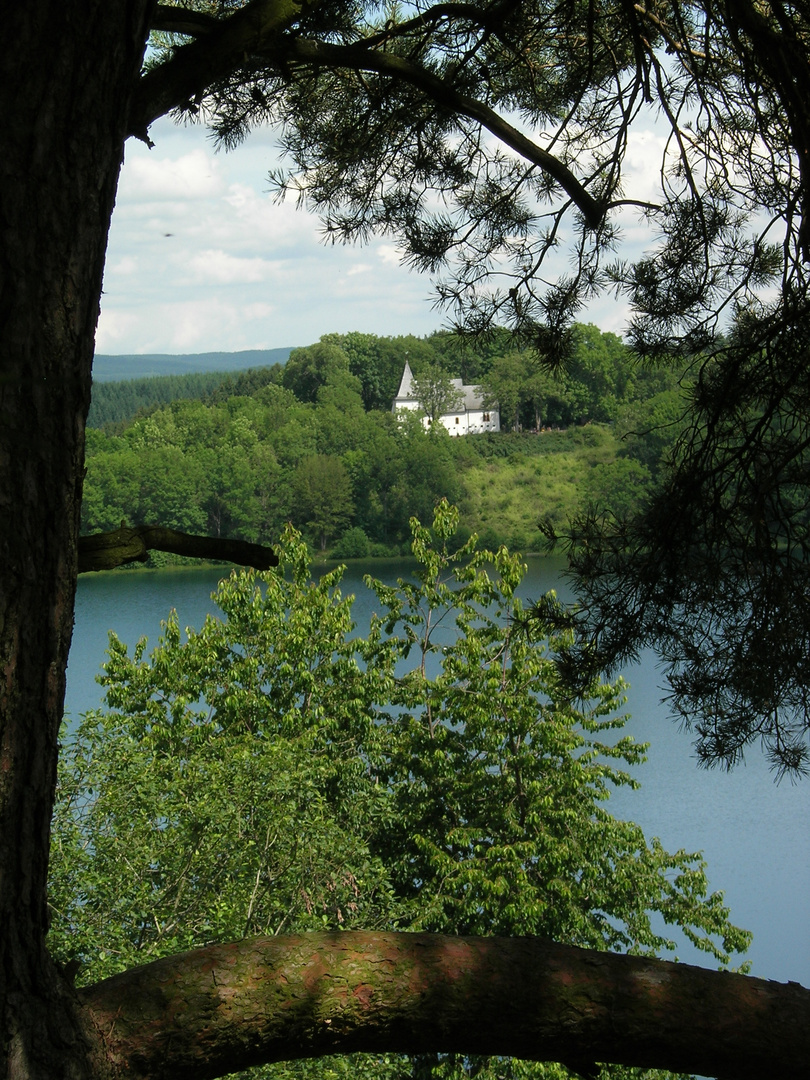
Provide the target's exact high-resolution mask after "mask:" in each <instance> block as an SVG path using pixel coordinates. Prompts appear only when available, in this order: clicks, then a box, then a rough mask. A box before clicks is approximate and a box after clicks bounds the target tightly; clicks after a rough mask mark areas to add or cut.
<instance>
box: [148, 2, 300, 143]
mask: <svg viewBox="0 0 810 1080" xmlns="http://www.w3.org/2000/svg"><path fill="white" fill-rule="evenodd" d="M319 2H320V0H309V3H307V0H253V3H250V4H248V5H247V6H246V7H243V8H239V9H238V10H237V11H236V12H235V13H234V14H233V15H230V16H228V18H227V19H221V20H218V26H217V28H216V29H213V28H212V29H211V31H210V32H209V33H207V34H205V35H203V36H201V37H199V38H198V39H197V40H195V41H192V42H189V44H188V45H183V46H181V47H180V48H178V49H177V50H176V52H175V53H174V55H173V57H172V59H171V60H167V61H166V62H165V63H163V64H160V65H159V66H158V67H156V68H153V69H152V70H151V71H149V72H147V73H146V74H145V75H143V76H142V77H141V79H140V80H139V83H138V86H137V88H136V90H135V97H134V99H133V103H132V109H131V111H130V125H129V133H130V134H131V135H136V136H137V137H138V138H139V139H143V140H144V141H146V142H148V141H149V138H148V135H147V131H148V129H149V125H150V124H151V123H153V122H154V121H155V120H157V118H158V117H159V116H164V115H165V114H166V113H167V112H170V111H171V110H172V109H175V108H178V107H179V106H181V105H185V104H187V103H188V102H189V101H192V100H193V99H194V98H196V97H199V96H201V95H202V94H203V93H204V92H205V91H206V89H207V88H208V87H209V86H210V85H211V84H212V83H213V82H216V81H217V80H218V79H221V78H224V77H225V76H227V75H230V74H231V72H232V71H234V70H236V69H237V68H238V67H239V66H240V64H242V63H244V60H245V57H246V56H250V55H252V54H254V53H255V52H256V51H260V50H261V49H263V48H267V47H268V45H269V44H270V43H271V42H272V41H273V40H274V38H275V36H276V35H277V34H278V33H279V32H280V31H282V30H285V29H286V28H287V27H290V26H292V25H293V24H294V23H295V22H296V21H297V20H298V18H299V16H300V14H301V11H302V10H303V8H304V7H305V6H307V7H313V6H315V5H316V4H317V3H319Z"/></svg>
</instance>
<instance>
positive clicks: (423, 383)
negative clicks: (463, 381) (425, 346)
mask: <svg viewBox="0 0 810 1080" xmlns="http://www.w3.org/2000/svg"><path fill="white" fill-rule="evenodd" d="M413 395H414V397H415V398H416V400H417V401H418V402H419V408H420V409H421V410H422V412H423V413H424V414H425V416H426V417H427V418H428V422H429V424H430V432H431V434H437V433H438V431H439V428H440V427H441V423H440V420H441V417H442V416H446V415H447V414H448V413H454V412H457V411H458V409H460V408H461V406H462V404H463V403H464V399H463V397H462V394H461V391H460V390H458V389H457V388H456V387H455V386H454V385H453V379H452V377H451V376H450V375H448V373H447V372H446V371H445V370H444V369H443V368H441V367H439V366H438V365H437V364H425V365H424V367H422V368H420V369H419V374H418V375H414V377H413Z"/></svg>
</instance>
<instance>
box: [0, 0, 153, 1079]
mask: <svg viewBox="0 0 810 1080" xmlns="http://www.w3.org/2000/svg"><path fill="white" fill-rule="evenodd" d="M152 3H153V0H116V2H115V3H110V0H25V2H24V3H7V4H4V5H3V20H2V28H3V48H2V50H0V100H2V101H3V102H4V103H5V109H4V115H3V136H2V146H0V516H1V520H2V524H1V525H0V574H2V584H1V585H0V1033H1V1034H2V1038H1V1039H0V1076H2V1077H10V1078H13V1080H32V1078H37V1080H39V1078H44V1077H48V1078H49V1080H53V1078H54V1077H60V1076H81V1075H83V1074H86V1067H85V1065H84V1062H83V1058H84V1039H83V1038H82V1035H81V1031H80V1027H79V1026H78V1022H77V1019H76V1017H77V1013H76V1010H75V1006H74V1002H73V996H72V993H71V991H70V988H69V987H68V986H67V985H66V984H65V982H64V980H62V979H61V977H60V976H59V974H58V972H56V971H55V970H54V969H53V967H52V965H51V964H50V962H49V960H48V957H47V953H46V950H45V934H46V931H47V923H48V917H47V907H46V896H45V881H46V873H47V863H48V843H49V829H50V818H51V809H52V802H53V791H54V784H55V776H56V755H57V743H58V740H57V734H58V728H59V724H60V722H61V718H62V708H63V701H64V689H65V665H66V661H67V653H68V647H69V644H70V636H71V631H72V626H73V599H74V591H75V583H76V551H77V536H78V523H79V504H80V497H81V486H82V476H83V468H84V464H83V462H84V424H85V418H86V415H87V409H88V405H89V399H90V371H91V364H92V355H93V339H94V333H95V326H96V320H97V316H98V303H99V297H100V294H101V278H102V268H103V263H104V255H105V249H106V241H107V232H108V229H109V222H110V216H111V213H112V207H113V203H114V199H115V189H116V184H117V180H118V172H119V168H120V164H121V159H122V152H123V141H124V133H125V131H126V123H127V111H128V104H129V99H130V95H131V90H132V86H133V83H134V80H135V77H136V75H137V72H138V70H139V66H140V62H141V58H142V54H143V45H144V41H145V35H146V29H145V27H146V17H147V15H148V13H149V12H150V11H151V7H152Z"/></svg>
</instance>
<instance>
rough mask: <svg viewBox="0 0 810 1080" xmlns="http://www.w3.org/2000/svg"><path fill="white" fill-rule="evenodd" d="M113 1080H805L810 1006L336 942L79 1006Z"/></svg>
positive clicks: (664, 975)
mask: <svg viewBox="0 0 810 1080" xmlns="http://www.w3.org/2000/svg"><path fill="white" fill-rule="evenodd" d="M79 996H80V1000H81V1004H82V1006H83V1009H84V1013H85V1017H86V1019H87V1022H88V1024H89V1025H90V1026H91V1027H92V1028H93V1029H94V1030H95V1032H96V1034H97V1044H98V1046H99V1053H100V1055H101V1056H102V1057H103V1059H104V1065H105V1067H106V1068H108V1069H111V1070H112V1075H126V1076H129V1077H149V1078H152V1080H159V1078H163V1077H166V1078H169V1077H172V1078H173V1080H183V1078H185V1077H189V1078H191V1077H193V1078H195V1080H205V1078H206V1077H216V1076H219V1075H221V1074H222V1073H224V1072H232V1071H237V1070H240V1069H244V1068H247V1067H248V1066H251V1065H255V1064H259V1063H261V1062H271V1061H281V1060H287V1059H292V1058H302V1057H315V1056H320V1055H324V1054H333V1053H348V1052H351V1051H358V1050H365V1051H371V1052H382V1051H391V1052H403V1053H419V1052H427V1051H455V1052H458V1053H462V1054H485V1055H496V1056H509V1057H520V1058H527V1059H533V1060H537V1061H569V1062H572V1064H573V1063H574V1062H576V1063H578V1064H579V1066H580V1067H584V1066H585V1065H586V1064H587V1063H590V1062H616V1063H623V1064H627V1065H638V1066H643V1067H648V1068H664V1069H671V1070H674V1071H683V1072H698V1073H703V1074H704V1075H711V1076H717V1077H720V1078H725V1077H727V1078H729V1080H730V1078H734V1080H746V1078H749V1077H750V1078H752V1080H753V1078H759V1077H761V1076H768V1075H770V1076H779V1077H780V1078H782V1080H790V1078H792V1077H795V1078H797V1080H798V1078H799V1077H804V1076H806V1070H807V1061H808V1060H810V991H808V990H805V989H804V988H803V987H801V986H799V985H798V984H796V983H788V984H787V985H782V984H779V983H772V982H765V981H764V980H762V979H753V978H749V977H747V976H744V975H731V974H728V973H725V972H714V971H708V970H706V969H704V968H696V967H691V966H688V965H685V964H683V965H682V964H671V963H666V962H664V961H661V960H645V959H642V958H640V957H631V956H618V955H615V954H612V953H598V952H591V951H587V950H585V949H578V948H573V947H570V946H563V945H558V944H556V943H554V942H551V941H546V940H543V939H533V938H460V937H444V936H441V935H431V934H373V933H337V934H312V935H304V936H300V937H289V938H256V939H253V940H249V941H244V942H240V943H237V944H232V945H217V946H211V947H209V948H205V949H199V950H196V951H194V952H189V953H185V954H182V955H180V956H175V957H171V958H167V959H165V960H159V961H157V962H155V963H153V964H149V965H146V966H144V967H140V968H136V969H134V970H132V971H129V972H126V973H124V974H122V975H118V976H115V977H114V978H112V979H107V980H105V981H104V982H102V983H99V984H97V985H96V986H93V987H89V988H87V989H85V990H82V991H80V992H79Z"/></svg>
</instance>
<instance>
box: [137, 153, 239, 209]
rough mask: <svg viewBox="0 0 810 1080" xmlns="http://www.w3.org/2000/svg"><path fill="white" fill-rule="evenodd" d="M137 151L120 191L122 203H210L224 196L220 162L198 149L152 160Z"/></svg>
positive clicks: (146, 154)
mask: <svg viewBox="0 0 810 1080" xmlns="http://www.w3.org/2000/svg"><path fill="white" fill-rule="evenodd" d="M138 148H139V149H138V150H136V151H134V152H133V153H132V156H131V159H130V160H128V161H126V163H125V167H124V170H123V172H122V177H121V184H120V188H119V199H120V198H122V197H123V198H126V199H129V200H155V199H161V200H176V199H182V200H187V199H207V198H211V197H212V196H216V195H219V194H221V192H222V190H223V188H224V183H223V179H222V176H221V168H220V163H219V161H218V160H217V159H216V158H215V156H214V155H213V154H211V153H208V152H206V151H205V150H204V149H202V148H199V149H195V150H192V151H190V152H189V153H187V154H182V155H181V156H180V157H174V158H172V157H151V156H149V155H151V154H154V151H150V150H148V149H146V148H145V147H143V145H142V144H138Z"/></svg>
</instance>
